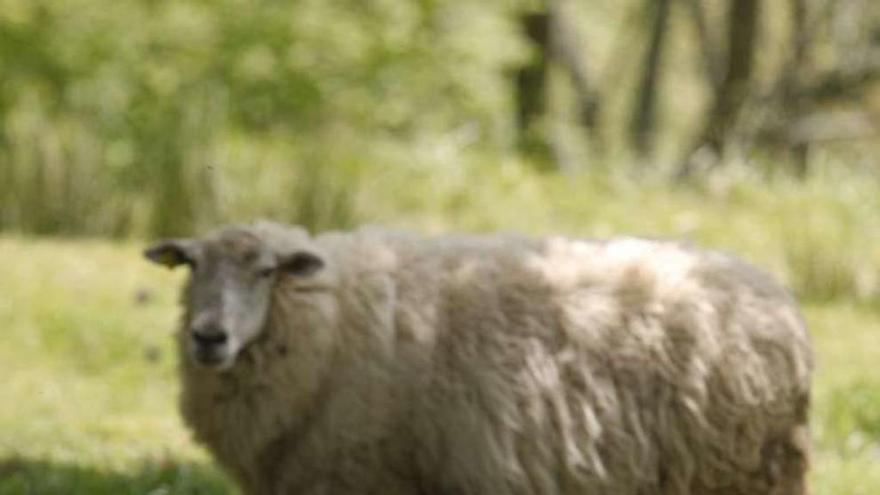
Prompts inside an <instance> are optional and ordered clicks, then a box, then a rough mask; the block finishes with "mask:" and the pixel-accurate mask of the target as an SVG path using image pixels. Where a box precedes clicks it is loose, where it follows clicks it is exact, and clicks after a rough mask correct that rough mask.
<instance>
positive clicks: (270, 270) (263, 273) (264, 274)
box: [257, 266, 275, 278]
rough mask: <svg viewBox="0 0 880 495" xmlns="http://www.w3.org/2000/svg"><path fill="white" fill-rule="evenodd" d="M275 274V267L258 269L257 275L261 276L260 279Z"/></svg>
mask: <svg viewBox="0 0 880 495" xmlns="http://www.w3.org/2000/svg"><path fill="white" fill-rule="evenodd" d="M273 273H275V267H274V266H265V267H262V268H259V269H257V275H258V276H260V277H262V278H265V277H269V276H271V275H272V274H273Z"/></svg>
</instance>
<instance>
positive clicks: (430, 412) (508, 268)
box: [146, 223, 812, 495]
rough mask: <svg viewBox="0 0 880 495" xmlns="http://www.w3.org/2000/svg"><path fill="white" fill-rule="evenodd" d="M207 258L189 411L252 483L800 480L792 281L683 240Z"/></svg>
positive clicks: (296, 488) (475, 489)
mask: <svg viewBox="0 0 880 495" xmlns="http://www.w3.org/2000/svg"><path fill="white" fill-rule="evenodd" d="M146 255H147V256H148V257H149V258H150V259H152V260H154V261H157V262H159V263H162V264H165V265H168V266H175V265H179V264H188V265H190V267H191V268H192V274H191V277H190V281H189V283H188V284H187V288H186V290H185V294H184V298H183V305H184V308H185V315H184V318H183V323H182V326H181V328H180V331H179V334H178V340H179V344H180V349H181V352H182V359H181V376H182V380H183V387H182V394H181V408H182V412H183V416H184V418H185V420H186V421H187V423H188V425H189V426H190V427H191V428H192V430H193V432H194V433H195V437H196V439H197V440H198V441H199V442H201V443H202V444H204V445H206V446H207V447H208V448H209V449H210V451H211V452H212V453H213V455H214V456H215V457H216V459H217V460H218V461H219V463H220V464H221V465H222V466H223V467H224V468H225V469H226V470H227V471H228V472H229V473H231V474H232V476H233V477H234V478H235V479H236V480H237V481H238V483H239V484H240V485H241V487H242V489H243V490H244V492H245V493H246V494H252V495H270V494H271V495H280V494H326V495H346V494H387V495H397V494H401V495H402V494H411V495H443V494H455V495H508V494H510V495H513V494H517V495H519V494H523V495H524V494H535V495H538V494H540V495H553V494H583V495H599V494H603V495H604V494H611V495H673V494H675V495H685V494H690V495H803V494H805V493H807V490H806V486H805V473H806V470H807V462H808V460H807V458H808V453H809V432H808V423H807V419H808V418H807V411H808V405H809V395H810V374H811V368H812V357H811V350H810V343H809V338H808V335H807V332H806V330H805V327H804V324H803V322H802V319H801V317H800V316H799V314H798V310H797V308H796V307H795V303H794V302H793V300H792V298H791V297H790V296H789V295H788V294H787V293H786V291H785V290H783V289H782V288H780V287H779V286H778V285H777V284H776V283H775V282H774V281H773V280H771V279H770V278H769V277H768V276H766V275H764V274H763V273H761V272H759V271H757V270H756V269H754V268H752V267H750V266H748V265H746V264H744V263H742V262H739V261H737V260H735V259H733V258H732V257H729V256H726V255H723V254H719V253H715V252H707V251H699V250H696V249H694V248H691V247H687V246H683V245H681V244H677V243H671V242H661V241H648V240H640V239H631V238H626V239H617V240H610V241H605V242H598V241H581V240H571V239H564V238H548V239H531V238H524V237H516V236H471V237H465V236H462V237H440V238H432V239H426V238H421V237H418V236H416V235H410V234H402V233H394V232H388V231H383V230H381V229H361V230H358V231H355V232H350V233H327V234H323V235H319V236H316V237H311V236H309V235H308V234H307V233H306V232H305V231H304V230H302V229H300V228H297V227H287V226H282V225H278V224H272V223H258V224H256V225H253V226H242V227H233V228H228V229H225V230H221V231H219V232H216V233H214V234H212V235H210V236H207V237H205V238H203V239H199V240H192V239H190V240H180V239H178V240H169V241H163V242H160V243H158V244H156V245H154V246H153V247H152V248H150V249H149V250H147V252H146Z"/></svg>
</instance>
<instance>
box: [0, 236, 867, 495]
mask: <svg viewBox="0 0 880 495" xmlns="http://www.w3.org/2000/svg"><path fill="white" fill-rule="evenodd" d="M0 253H2V256H0V273H2V274H3V276H2V277H0V295H2V296H0V328H2V329H3V339H2V344H0V363H3V382H2V386H0V494H2V495H6V494H9V495H12V494H16V495H18V494H31V493H36V494H59V495H60V494H71V493H72V494H99V495H103V494H107V495H109V494H119V493H122V494H132V495H134V494H147V493H149V494H196V493H198V494H209V495H210V494H229V493H234V490H233V488H232V487H231V485H230V484H229V483H228V482H227V481H226V480H225V479H224V477H223V476H222V475H221V474H220V473H219V472H218V471H217V469H216V468H215V467H214V466H213V464H212V463H211V461H210V458H209V457H208V456H207V455H206V454H205V453H204V452H203V451H202V450H200V449H199V448H198V447H196V446H195V445H194V444H193V443H192V441H191V440H190V439H189V436H188V434H187V432H186V430H185V428H184V427H183V425H182V424H181V422H180V420H179V418H178V415H177V413H176V409H175V404H174V401H175V395H176V387H177V385H176V381H175V378H174V361H175V355H174V353H173V348H172V346H171V329H172V328H173V325H174V323H175V319H176V311H177V310H176V308H175V303H174V300H175V297H176V296H175V293H176V286H177V284H178V283H179V282H180V275H179V274H176V273H169V272H165V271H162V270H159V269H157V268H155V267H153V266H152V265H148V264H147V263H145V262H143V261H142V260H141V258H140V255H139V252H138V246H136V245H134V244H131V243H124V244H113V243H104V242H92V241H49V240H35V239H27V238H18V237H5V238H0ZM806 315H807V318H808V321H809V323H810V326H811V331H812V334H813V340H814V343H815V346H816V352H817V361H818V368H817V373H816V378H815V387H814V390H815V394H814V399H815V400H814V409H813V411H814V416H813V433H814V437H815V442H816V452H815V456H814V462H813V466H814V468H813V472H812V475H811V481H812V486H813V490H814V493H815V494H816V495H838V494H852V495H858V494H864V495H872V494H875V493H880V379H878V378H877V374H876V372H875V370H876V363H877V362H880V344H878V342H880V336H878V334H877V332H878V331H880V314H878V313H877V312H876V311H875V310H873V309H871V308H868V307H865V306H863V305H855V304H850V303H845V302H838V303H823V304H810V305H808V306H807V307H806Z"/></svg>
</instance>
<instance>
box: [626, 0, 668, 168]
mask: <svg viewBox="0 0 880 495" xmlns="http://www.w3.org/2000/svg"><path fill="white" fill-rule="evenodd" d="M670 4H671V2H670V0H646V4H645V7H646V10H648V11H652V10H653V12H652V17H653V19H652V24H653V26H652V28H651V36H650V38H649V40H648V43H649V45H648V50H647V52H646V54H645V62H644V64H643V65H644V68H645V69H644V72H643V73H642V79H641V83H640V84H639V88H638V98H637V103H636V108H635V112H634V114H633V120H632V129H631V132H632V134H631V140H632V145H633V147H634V148H635V150H636V153H638V155H639V156H640V157H641V158H650V156H651V155H652V154H653V151H654V137H655V131H656V120H657V93H658V91H659V88H658V81H659V79H660V68H661V64H662V58H663V46H664V42H665V40H666V33H667V31H668V30H667V25H668V19H669V9H670Z"/></svg>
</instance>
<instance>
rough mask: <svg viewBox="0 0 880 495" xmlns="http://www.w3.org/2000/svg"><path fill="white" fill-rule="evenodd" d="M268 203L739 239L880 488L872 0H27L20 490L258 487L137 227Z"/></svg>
mask: <svg viewBox="0 0 880 495" xmlns="http://www.w3.org/2000/svg"><path fill="white" fill-rule="evenodd" d="M255 217H271V218H275V219H278V220H284V221H289V222H293V223H298V224H303V225H305V226H307V227H309V228H310V229H312V230H316V231H320V230H325V229H333V228H349V227H352V226H355V225H359V224H362V223H382V224H389V225H396V226H402V227H406V228H411V229H415V230H419V231H423V232H429V233H434V232H444V231H494V230H516V231H521V232H526V233H533V234H551V233H556V234H567V235H577V236H591V237H607V236H611V235H618V234H639V235H651V236H664V237H675V238H684V239H692V240H695V241H697V242H699V243H701V244H703V245H707V246H711V247H715V248H720V249H724V250H728V251H733V252H736V253H739V254H740V255H742V256H743V257H745V258H747V259H749V260H751V261H752V262H754V263H756V264H758V265H760V266H762V267H764V268H765V269H766V270H769V271H771V272H772V273H774V274H775V275H776V276H778V277H780V278H781V279H782V280H783V281H785V283H786V284H787V285H788V286H789V287H791V288H792V290H793V291H794V292H795V294H796V295H797V296H798V297H799V299H800V300H801V301H802V302H803V303H804V307H805V312H806V315H807V318H808V321H809V323H810V326H811V329H812V333H813V337H814V341H815V344H816V348H817V354H818V357H819V368H818V370H817V374H816V395H815V407H814V420H813V424H814V437H815V441H816V445H817V448H816V456H815V460H814V469H813V474H812V484H813V491H814V493H816V494H819V495H822V494H828V495H831V494H866V495H874V494H876V493H880V375H878V374H877V373H876V371H874V370H875V369H876V363H877V362H878V361H880V2H877V1H876V0H774V1H770V0H543V1H542V0H480V1H479V2H476V1H468V0H289V1H282V0H252V1H244V0H212V1H206V0H175V1H163V0H115V1H112V2H111V1H100V0H0V328H3V339H2V341H0V367H2V369H3V370H4V375H5V378H4V380H3V381H0V494H31V493H39V494H43V493H53V494H54V493H59V494H61V493H65V494H66V493H98V494H101V493H108V494H109V493H114V494H116V493H131V494H141V493H148V494H151V495H158V494H170V493H186V494H189V493H192V494H195V493H209V494H214V493H216V494H221V493H223V494H225V493H234V491H233V489H232V488H231V486H230V485H229V484H228V482H227V481H226V480H225V479H224V478H223V477H222V475H221V474H219V473H218V472H217V471H216V469H215V468H214V467H212V465H211V463H210V460H209V459H208V458H207V457H206V456H205V454H204V453H203V452H202V451H200V450H199V449H198V448H197V447H195V446H194V445H193V444H192V442H191V440H190V439H189V437H188V435H187V433H186V431H185V430H184V429H183V427H182V426H181V425H180V422H179V420H178V419H177V415H176V412H175V408H174V396H175V387H176V385H175V380H174V363H175V359H176V357H175V355H174V352H173V350H172V348H171V345H170V344H171V339H170V333H171V330H172V328H173V326H174V322H175V318H176V309H175V305H174V300H175V291H176V287H177V285H178V284H179V283H180V281H181V276H182V274H176V273H175V274H174V275H169V274H167V273H163V272H160V271H158V270H156V269H155V268H153V267H150V266H147V265H146V263H143V262H142V261H141V260H140V258H139V249H140V248H141V247H142V246H143V245H144V243H145V242H146V241H147V240H148V239H151V238H154V237H157V236H166V235H183V234H192V233H198V232H204V231H205V230H207V229H210V228H212V227H214V226H216V225H218V224H222V223H226V222H233V221H249V220H251V219H253V218H255Z"/></svg>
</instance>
